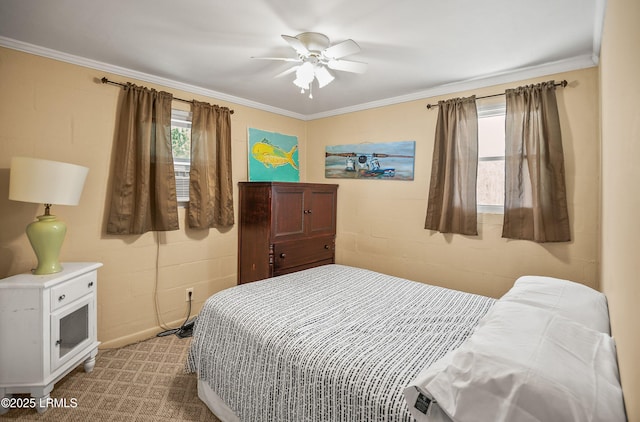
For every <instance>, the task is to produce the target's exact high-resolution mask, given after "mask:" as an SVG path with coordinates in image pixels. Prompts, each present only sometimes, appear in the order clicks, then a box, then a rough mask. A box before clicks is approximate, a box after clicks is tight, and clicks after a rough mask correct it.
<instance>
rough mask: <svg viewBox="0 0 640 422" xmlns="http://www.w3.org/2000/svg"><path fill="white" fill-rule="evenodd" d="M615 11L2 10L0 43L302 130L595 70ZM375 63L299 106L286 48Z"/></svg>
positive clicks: (463, 5)
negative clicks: (385, 108) (316, 40)
mask: <svg viewBox="0 0 640 422" xmlns="http://www.w3.org/2000/svg"><path fill="white" fill-rule="evenodd" d="M605 1H606V0H526V1H525V0H482V1H480V0H449V1H445V0H393V1H392V0H316V1H308V0H227V1H221V0H183V1H176V0H109V1H92V0H90V1H87V0H55V1H54V0H0V45H2V46H5V47H10V48H14V49H18V50H22V51H27V52H31V53H35V54H39V55H43V56H47V57H52V58H56V59H60V60H64V61H68V62H72V63H76V64H80V65H84V66H88V67H91V68H95V69H97V71H96V77H98V78H99V77H101V76H102V74H101V73H100V71H108V72H113V73H117V74H119V75H121V76H122V79H121V80H119V81H126V80H127V77H131V78H137V79H142V80H144V81H148V82H155V83H161V84H163V85H165V86H169V87H173V88H179V89H185V90H187V91H190V92H194V93H202V94H205V95H209V96H213V97H214V98H218V99H220V100H222V101H231V102H235V103H238V104H244V105H248V106H252V107H256V108H260V109H264V110H268V111H273V112H276V113H280V114H284V115H289V116H292V117H296V118H301V119H305V120H307V119H313V118H318V117H324V116H329V115H335V114H340V113H344V112H348V111H355V110H360V109H365V108H370V107H375V106H380V105H386V104H392V103H396V102H401V101H407V100H414V99H420V98H427V97H429V96H433V95H440V94H447V93H452V92H455V91H458V90H462V89H473V88H476V87H480V86H488V85H493V84H496V83H504V82H510V81H517V80H522V79H524V78H530V77H536V76H541V75H547V74H551V73H555V72H562V71H567V70H574V69H579V68H585V67H590V66H594V65H596V64H597V62H598V55H599V48H600V36H601V29H602V21H603V17H604V10H605ZM306 31H314V32H321V33H324V34H326V35H327V36H329V38H330V39H331V42H332V44H335V43H338V42H341V41H344V40H346V39H349V38H351V39H353V40H354V41H356V42H357V43H358V44H359V45H360V47H361V49H362V51H361V52H360V53H359V54H357V55H354V56H349V57H346V59H351V60H357V61H363V62H366V63H368V64H369V66H368V70H367V72H366V73H364V74H362V75H358V74H352V73H346V72H334V74H335V76H336V79H335V81H333V83H331V84H330V85H328V86H326V87H324V88H322V89H314V92H313V94H314V98H313V99H309V98H308V96H307V95H301V94H300V90H299V89H298V88H296V87H295V86H294V85H293V83H292V81H293V79H294V78H295V75H294V74H289V75H287V76H284V77H280V78H274V77H275V76H276V75H277V74H279V73H281V72H282V71H284V70H286V69H287V68H288V67H290V66H292V64H291V63H287V62H278V61H266V60H256V59H252V58H251V57H252V56H258V57H260V56H286V57H292V58H294V57H296V55H295V52H294V50H293V49H291V48H290V47H289V46H288V44H287V43H286V42H285V41H284V40H283V39H282V38H281V34H285V35H291V36H295V35H297V34H299V33H301V32H306Z"/></svg>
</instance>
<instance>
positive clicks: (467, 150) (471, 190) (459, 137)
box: [425, 96, 478, 235]
mask: <svg viewBox="0 0 640 422" xmlns="http://www.w3.org/2000/svg"><path fill="white" fill-rule="evenodd" d="M477 173H478V111H477V109H476V97H475V96H472V97H468V98H454V99H451V100H447V101H440V102H438V122H437V125H436V135H435V141H434V146H433V164H432V167H431V183H430V185H429V202H428V205H427V218H426V221H425V229H429V230H437V231H439V232H441V233H458V234H465V235H477V234H478V228H477V210H476V178H477Z"/></svg>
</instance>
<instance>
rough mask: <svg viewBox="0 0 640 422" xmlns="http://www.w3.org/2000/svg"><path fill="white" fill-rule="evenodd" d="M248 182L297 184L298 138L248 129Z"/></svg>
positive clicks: (298, 177) (298, 178)
mask: <svg viewBox="0 0 640 422" xmlns="http://www.w3.org/2000/svg"><path fill="white" fill-rule="evenodd" d="M248 135H249V136H248V138H249V151H248V152H249V154H248V159H249V181H256V182H257V181H280V182H298V181H299V180H300V176H299V169H298V167H299V164H298V138H297V137H295V136H291V135H283V134H281V133H273V132H266V131H263V130H260V129H253V128H250V129H249V134H248Z"/></svg>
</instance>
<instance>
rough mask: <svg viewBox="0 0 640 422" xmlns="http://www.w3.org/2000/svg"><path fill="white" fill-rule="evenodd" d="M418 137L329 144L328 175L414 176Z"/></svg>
mask: <svg viewBox="0 0 640 422" xmlns="http://www.w3.org/2000/svg"><path fill="white" fill-rule="evenodd" d="M415 151H416V142H415V141H399V142H386V143H374V144H372V143H365V144H346V145H328V146H327V147H326V151H325V158H324V160H325V161H324V163H325V167H324V168H325V171H324V175H325V177H326V178H327V179H375V180H413V170H414V162H415V155H416V154H415Z"/></svg>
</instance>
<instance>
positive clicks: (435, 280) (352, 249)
mask: <svg viewBox="0 0 640 422" xmlns="http://www.w3.org/2000/svg"><path fill="white" fill-rule="evenodd" d="M550 79H555V80H556V81H560V80H562V79H566V80H567V81H568V82H569V87H567V88H564V89H558V91H557V97H558V103H559V110H560V118H561V125H562V134H563V143H564V149H565V165H566V173H567V180H566V182H567V188H568V192H569V195H568V196H569V198H568V199H569V213H570V214H569V216H570V219H571V228H572V236H573V239H574V240H573V241H571V242H569V243H559V244H536V243H534V242H528V241H519V240H504V239H502V238H501V233H502V232H501V231H502V215H496V214H484V215H481V216H480V218H479V228H478V229H479V236H477V237H472V236H460V235H443V234H440V233H435V232H431V231H427V230H424V229H423V227H424V220H425V216H426V209H427V193H428V189H429V178H430V174H431V155H432V151H433V137H434V133H435V124H436V118H437V113H438V112H437V109H432V110H427V108H426V107H425V106H426V104H428V103H434V102H436V101H437V100H439V99H444V98H449V97H451V96H465V95H471V94H476V95H477V96H482V95H488V94H494V93H498V92H503V91H504V89H505V88H507V87H514V86H517V85H521V84H529V83H535V82H540V81H546V80H550ZM482 101H485V102H486V101H496V99H490V100H479V103H481V102H482ZM503 101H504V100H503ZM308 137H309V138H308V145H307V147H308V154H309V155H308V157H307V158H308V169H307V175H308V179H310V180H311V181H318V182H322V181H326V180H327V179H324V164H323V161H322V157H323V155H324V152H325V147H326V146H327V145H336V144H358V143H366V142H371V143H376V142H391V141H405V140H415V141H416V160H415V180H414V181H409V182H402V181H390V180H389V181H378V180H376V181H373V180H340V179H331V180H338V181H339V182H340V189H339V190H338V236H337V246H336V250H337V254H338V255H337V260H338V262H340V263H346V264H350V265H354V266H361V267H366V268H370V269H374V270H378V271H381V272H385V273H389V274H393V275H397V276H401V277H405V278H409V279H413V280H419V281H424V282H429V283H431V284H438V285H445V286H447V287H450V288H455V289H459V290H465V291H469V292H474V293H479V294H484V295H489V296H496V297H497V296H500V295H502V294H503V293H504V292H505V291H506V290H507V289H509V288H510V287H511V286H512V285H513V281H514V280H515V279H516V278H517V277H518V276H520V275H524V274H539V275H549V276H555V277H561V278H567V279H571V280H576V281H579V282H581V283H584V284H587V285H589V286H591V287H596V288H597V286H598V248H597V245H598V236H599V230H598V224H599V183H600V180H599V148H600V147H599V126H598V73H597V70H596V68H591V69H586V70H582V71H575V72H570V73H566V74H559V75H552V76H549V77H544V78H539V79H532V80H527V81H522V82H521V83H512V84H508V85H503V86H494V87H490V88H485V89H479V90H474V91H473V92H463V93H457V94H455V95H449V96H444V97H438V98H432V99H428V100H424V101H414V102H408V103H403V104H398V105H394V106H387V107H383V108H377V109H372V110H367V111H362V112H357V113H351V114H348V115H342V116H336V117H330V118H326V119H321V120H315V121H311V122H309V124H308ZM316 157H318V158H316Z"/></svg>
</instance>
